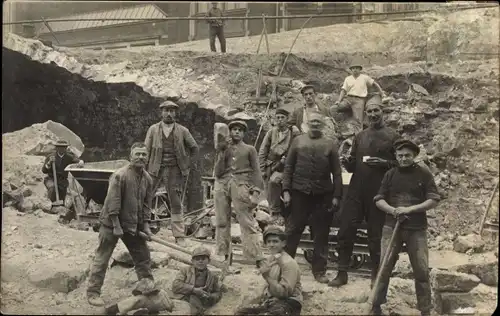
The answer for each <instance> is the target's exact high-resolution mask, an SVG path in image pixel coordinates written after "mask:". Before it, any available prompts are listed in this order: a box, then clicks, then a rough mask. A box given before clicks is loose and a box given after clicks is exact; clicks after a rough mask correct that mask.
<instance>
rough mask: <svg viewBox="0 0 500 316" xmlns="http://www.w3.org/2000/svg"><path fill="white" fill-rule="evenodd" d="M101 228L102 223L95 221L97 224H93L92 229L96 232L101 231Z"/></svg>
mask: <svg viewBox="0 0 500 316" xmlns="http://www.w3.org/2000/svg"><path fill="white" fill-rule="evenodd" d="M99 228H101V224H99V223H95V224H92V230H93V231H94V232H96V233H98V232H99Z"/></svg>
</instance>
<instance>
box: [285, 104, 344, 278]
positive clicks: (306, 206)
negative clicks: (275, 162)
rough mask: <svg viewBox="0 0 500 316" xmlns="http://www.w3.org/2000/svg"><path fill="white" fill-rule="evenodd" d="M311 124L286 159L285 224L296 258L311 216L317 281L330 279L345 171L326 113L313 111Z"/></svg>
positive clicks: (288, 248) (290, 250) (295, 141)
mask: <svg viewBox="0 0 500 316" xmlns="http://www.w3.org/2000/svg"><path fill="white" fill-rule="evenodd" d="M308 124H309V131H308V133H307V134H303V135H300V136H297V137H296V138H295V139H294V140H293V142H292V145H291V146H290V150H289V152H288V155H287V157H286V162H285V171H284V174H283V200H284V203H285V206H288V205H290V204H291V213H290V215H289V216H288V217H287V219H286V224H285V229H286V233H287V244H286V252H287V253H288V254H289V255H290V256H292V257H294V258H295V254H296V252H297V247H298V245H299V242H300V239H301V237H302V233H303V232H304V229H305V226H306V224H307V223H308V222H309V220H310V222H311V229H312V231H313V232H314V236H313V239H314V250H313V258H312V272H313V275H314V278H315V279H316V281H318V282H320V283H328V279H327V278H326V266H327V257H328V237H329V233H330V225H331V223H332V221H333V212H334V211H336V210H337V208H338V206H339V204H340V199H341V197H342V175H341V168H340V161H339V156H338V152H337V151H338V148H337V145H336V143H335V142H333V141H332V140H330V139H328V138H325V137H324V136H323V127H324V122H323V116H322V115H321V114H319V113H313V114H311V115H310V117H309V122H308ZM332 175H333V182H332Z"/></svg>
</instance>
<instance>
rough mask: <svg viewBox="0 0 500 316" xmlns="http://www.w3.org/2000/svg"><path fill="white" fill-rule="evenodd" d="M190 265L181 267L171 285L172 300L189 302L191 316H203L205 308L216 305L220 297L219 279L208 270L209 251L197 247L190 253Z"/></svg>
mask: <svg viewBox="0 0 500 316" xmlns="http://www.w3.org/2000/svg"><path fill="white" fill-rule="evenodd" d="M191 258H192V260H191V261H192V263H193V264H192V265H191V266H189V267H183V268H182V269H181V270H180V271H179V273H178V274H177V276H176V278H175V280H174V282H173V283H172V292H173V293H174V298H176V299H181V300H185V301H188V302H189V305H190V307H191V315H204V313H205V310H206V308H208V307H211V306H213V305H215V304H217V303H218V302H219V301H220V299H221V297H222V291H221V284H220V282H219V278H218V277H217V276H216V275H215V274H214V273H213V272H212V271H210V270H209V269H208V263H209V262H210V250H208V249H207V248H205V247H198V248H195V249H194V250H193V253H192V256H191Z"/></svg>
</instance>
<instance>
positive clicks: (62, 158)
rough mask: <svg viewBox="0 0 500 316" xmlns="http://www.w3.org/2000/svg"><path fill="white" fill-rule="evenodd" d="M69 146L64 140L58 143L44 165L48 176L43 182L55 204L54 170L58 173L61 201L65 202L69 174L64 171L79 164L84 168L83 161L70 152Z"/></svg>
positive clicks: (43, 168)
mask: <svg viewBox="0 0 500 316" xmlns="http://www.w3.org/2000/svg"><path fill="white" fill-rule="evenodd" d="M68 146H69V144H68V142H66V141H64V140H59V141H57V142H56V143H55V147H56V150H55V152H54V153H51V154H49V155H48V156H47V158H45V162H44V163H43V167H42V172H43V173H44V174H46V175H47V176H46V177H45V179H44V180H43V184H44V185H45V187H46V188H47V195H48V196H49V199H50V200H51V201H52V202H55V201H56V199H57V197H56V185H55V181H54V180H55V179H54V172H53V168H55V171H56V172H55V173H56V177H57V190H58V191H59V199H60V200H62V201H64V199H65V198H66V193H67V191H68V186H69V182H68V172H66V171H64V169H65V168H66V167H67V166H68V165H70V164H72V163H78V166H80V167H82V166H83V160H80V159H78V157H76V156H75V155H74V154H73V153H72V152H71V151H69V150H68Z"/></svg>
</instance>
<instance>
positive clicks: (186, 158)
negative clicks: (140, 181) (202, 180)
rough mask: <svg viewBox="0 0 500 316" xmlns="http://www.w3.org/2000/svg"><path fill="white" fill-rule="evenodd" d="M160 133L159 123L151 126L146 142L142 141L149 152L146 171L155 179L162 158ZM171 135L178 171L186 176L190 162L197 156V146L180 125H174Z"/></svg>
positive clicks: (161, 131)
mask: <svg viewBox="0 0 500 316" xmlns="http://www.w3.org/2000/svg"><path fill="white" fill-rule="evenodd" d="M162 133H163V129H162V125H161V122H159V123H156V124H153V125H151V127H149V129H148V132H147V134H146V140H145V141H144V143H145V144H146V147H147V149H148V152H149V161H148V166H147V171H148V172H149V174H151V175H152V176H155V177H157V176H158V173H159V172H160V166H161V161H162V158H163V145H162ZM172 133H173V136H174V150H175V155H176V158H177V164H178V166H179V169H181V172H182V175H183V176H186V175H187V173H188V171H189V169H190V167H191V163H192V160H194V159H196V158H197V156H198V151H199V149H198V144H197V143H196V141H195V140H194V138H193V136H192V135H191V133H190V132H189V130H188V129H187V128H186V127H184V126H182V125H181V124H178V123H174V128H173V129H172Z"/></svg>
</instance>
